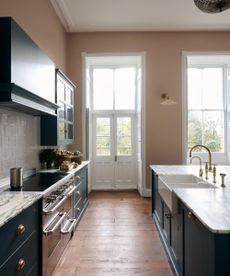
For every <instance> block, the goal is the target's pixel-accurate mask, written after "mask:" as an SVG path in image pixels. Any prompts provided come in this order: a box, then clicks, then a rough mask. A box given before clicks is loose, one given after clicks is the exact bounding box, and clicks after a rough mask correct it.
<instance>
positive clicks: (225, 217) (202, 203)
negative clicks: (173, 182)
mask: <svg viewBox="0 0 230 276" xmlns="http://www.w3.org/2000/svg"><path fill="white" fill-rule="evenodd" d="M174 193H175V194H176V196H177V197H178V198H179V199H180V200H181V201H182V202H183V203H184V204H185V205H186V206H187V207H188V208H189V209H190V210H191V211H192V213H193V214H194V215H195V216H196V217H197V218H198V219H199V220H200V221H201V222H202V223H203V224H204V225H205V226H206V227H207V228H208V229H209V230H210V231H211V232H213V233H230V205H229V202H230V193H229V192H227V193H226V192H225V191H223V189H199V191H197V190H196V189H175V190H174Z"/></svg>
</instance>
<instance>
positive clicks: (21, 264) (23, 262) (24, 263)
mask: <svg viewBox="0 0 230 276" xmlns="http://www.w3.org/2000/svg"><path fill="white" fill-rule="evenodd" d="M25 265H26V261H25V260H24V259H23V258H21V259H19V261H18V263H17V268H16V269H17V271H20V270H22V269H23V268H24V267H25Z"/></svg>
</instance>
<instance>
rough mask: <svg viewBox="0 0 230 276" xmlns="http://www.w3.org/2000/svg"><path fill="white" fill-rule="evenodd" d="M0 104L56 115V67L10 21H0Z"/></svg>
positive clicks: (0, 19)
mask: <svg viewBox="0 0 230 276" xmlns="http://www.w3.org/2000/svg"><path fill="white" fill-rule="evenodd" d="M0 41H1V43H0V72H1V74H0V104H2V105H5V106H10V107H15V108H17V109H20V110H22V111H24V112H28V113H31V114H33V115H40V114H43V113H48V114H53V115H55V112H56V109H57V105H56V104H55V65H54V63H53V62H52V61H51V60H50V59H49V57H48V56H47V55H46V54H45V53H44V52H43V51H42V50H41V49H40V48H39V47H38V46H37V45H36V44H35V43H34V42H33V40H32V39H31V38H30V37H29V36H28V35H27V34H26V33H25V32H24V31H23V30H22V29H21V27H20V26H19V25H18V24H17V23H16V22H15V21H14V20H13V19H12V18H11V17H1V18H0Z"/></svg>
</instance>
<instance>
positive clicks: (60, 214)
mask: <svg viewBox="0 0 230 276" xmlns="http://www.w3.org/2000/svg"><path fill="white" fill-rule="evenodd" d="M57 216H60V218H59V220H58V221H57V222H56V223H55V224H54V226H53V227H52V228H51V229H49V227H48V229H45V230H43V234H45V235H46V236H49V235H51V234H52V233H53V232H54V231H55V230H56V229H57V228H58V226H59V225H60V224H61V223H62V221H63V219H64V218H65V216H66V212H65V213H59V214H58V215H57Z"/></svg>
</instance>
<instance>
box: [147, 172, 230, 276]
mask: <svg viewBox="0 0 230 276" xmlns="http://www.w3.org/2000/svg"><path fill="white" fill-rule="evenodd" d="M152 212H153V218H154V221H155V223H156V226H157V228H158V230H159V233H160V237H161V240H162V242H163V244H164V248H165V250H166V252H167V255H168V257H169V260H170V264H171V267H172V269H173V271H174V273H175V275H185V276H225V275H226V276H227V275H230V234H216V233H212V232H210V231H209V230H208V229H207V228H206V227H205V226H204V225H203V224H202V223H201V222H200V221H199V220H198V219H197V218H196V217H195V216H194V214H193V213H192V212H191V210H189V209H188V208H187V207H186V206H185V205H184V204H183V203H182V202H180V201H179V200H178V206H177V212H176V214H173V216H172V214H171V213H170V210H169V209H168V207H167V205H166V204H165V203H164V201H163V200H162V198H161V197H160V195H159V193H158V176H157V175H156V174H155V173H154V172H153V173H152ZM210 212H211V210H210Z"/></svg>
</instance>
